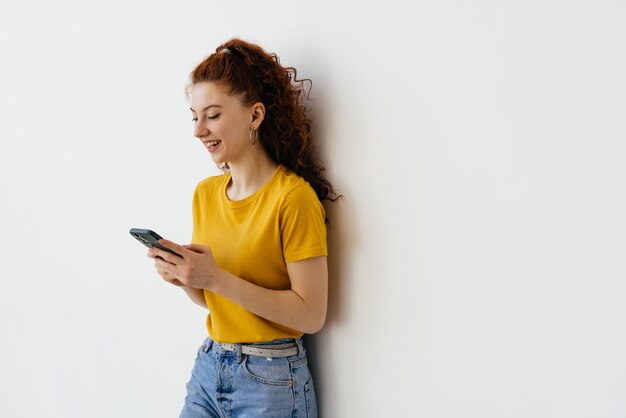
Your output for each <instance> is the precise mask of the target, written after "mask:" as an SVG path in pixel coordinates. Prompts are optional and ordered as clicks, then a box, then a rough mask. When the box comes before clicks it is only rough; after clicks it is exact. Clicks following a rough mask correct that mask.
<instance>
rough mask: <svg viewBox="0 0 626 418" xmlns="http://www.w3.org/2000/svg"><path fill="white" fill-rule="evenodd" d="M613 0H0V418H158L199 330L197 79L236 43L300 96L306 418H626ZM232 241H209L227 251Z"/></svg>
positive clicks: (621, 103)
mask: <svg viewBox="0 0 626 418" xmlns="http://www.w3.org/2000/svg"><path fill="white" fill-rule="evenodd" d="M625 21H626V6H625V5H624V3H622V2H618V1H591V0H589V1H554V0H542V1H524V2H521V1H520V2H498V1H485V0H479V1H472V2H465V1H432V2H404V1H402V2H400V1H397V2H395V4H394V2H393V1H383V2H367V1H348V2H337V1H334V2H324V1H315V2H308V3H306V4H302V3H298V2H286V1H285V2H272V1H257V2H227V1H223V2H214V1H202V2H150V1H135V2H129V1H107V2H85V1H63V2H47V1H28V0H25V1H16V0H14V1H8V0H0V141H1V147H0V211H1V212H0V214H1V216H0V265H1V279H0V280H2V282H1V283H2V288H1V289H2V290H1V292H0V339H1V341H0V342H1V344H0V354H1V355H0V416H2V417H7V418H8V417H10V418H22V417H29V418H30V417H64V418H65V417H68V418H70V417H71V418H74V417H75V418H83V417H90V418H100V417H175V416H177V414H178V412H179V410H180V407H181V406H182V401H183V398H184V393H185V383H186V381H187V379H188V377H189V372H190V370H191V367H192V364H193V360H194V358H195V350H196V348H197V346H198V345H199V344H200V342H201V341H202V339H203V338H204V335H205V332H206V331H205V328H204V319H205V318H204V315H205V313H204V312H203V311H202V309H201V308H199V307H196V306H195V305H193V304H192V303H191V302H190V301H189V300H188V299H187V298H186V296H185V295H184V294H183V292H181V291H180V290H179V289H176V288H175V287H173V286H171V285H168V284H167V283H165V282H163V281H162V280H160V279H159V278H158V276H156V274H155V273H154V269H153V267H152V264H151V262H150V261H149V260H148V259H147V258H146V257H145V254H146V251H145V250H144V248H143V247H141V246H140V245H139V244H138V243H137V242H136V241H135V240H133V239H132V238H131V237H130V236H129V234H128V229H129V228H130V227H146V228H152V229H155V230H156V231H158V232H159V233H161V234H162V235H164V236H166V237H168V238H170V239H172V240H175V241H178V242H180V243H186V242H188V241H189V239H190V237H191V197H192V193H193V189H194V187H195V185H196V184H197V182H198V181H199V180H200V179H202V178H204V177H207V176H209V175H213V174H217V169H216V168H215V166H214V165H213V164H212V162H211V160H210V157H209V155H208V154H207V152H206V150H205V149H204V148H203V147H202V146H201V145H200V143H199V142H198V140H197V139H195V138H194V137H193V135H192V122H191V115H190V111H189V110H188V107H189V104H188V103H187V102H186V100H185V97H184V94H183V89H184V86H185V84H186V83H187V80H188V74H189V72H190V71H191V70H192V69H193V67H194V66H195V65H196V64H197V63H199V62H200V61H201V60H202V59H203V58H204V57H206V56H207V55H208V54H209V53H211V52H212V51H213V50H214V49H215V48H216V47H217V46H218V45H219V44H220V43H222V42H224V41H226V40H228V39H229V38H231V37H234V36H239V37H243V38H244V39H247V40H250V41H252V42H258V43H260V44H261V45H262V46H263V47H265V48H266V49H267V50H270V51H274V52H277V53H278V54H279V56H280V57H281V62H282V63H283V64H287V65H294V66H296V67H297V68H298V70H299V74H300V75H301V76H302V77H310V78H311V79H312V80H313V91H312V95H311V98H312V101H311V106H312V108H313V117H314V120H315V127H314V129H315V135H316V138H317V141H318V144H319V149H320V153H321V155H322V157H323V160H324V161H325V164H326V166H327V175H328V178H329V179H330V180H331V181H332V182H333V184H334V185H335V186H336V187H337V189H338V190H339V192H341V193H342V194H343V195H344V199H343V200H342V201H340V202H338V203H336V204H332V205H327V208H328V214H329V216H330V219H331V229H330V233H329V246H330V250H331V255H330V257H329V263H330V272H331V275H330V281H331V289H330V290H331V292H330V307H329V314H328V321H327V324H326V327H325V328H324V330H323V331H322V332H320V333H319V334H317V335H315V336H313V337H309V338H308V344H309V352H310V360H311V364H312V368H313V371H314V373H315V378H316V385H317V390H318V396H319V401H320V410H321V412H322V416H323V417H326V418H328V417H359V418H360V417H387V416H389V417H391V416H395V417H397V416H410V417H432V418H439V417H480V418H485V417H493V418H503V417H516V418H517V417H519V418H526V417H551V418H552V417H567V418H575V417H594V418H599V417H624V416H626V356H624V353H625V352H626V336H625V331H624V329H625V327H624V318H625V316H626V304H625V303H624V299H625V296H626V294H625V293H626V281H625V280H624V279H625V278H626V261H625V257H624V255H625V251H626V221H625V218H624V214H625V212H626V199H625V196H624V179H625V176H626V166H625V165H624V157H625V151H626V145H625V142H624V141H625V139H626V125H625V123H624V115H625V111H626V100H625V97H626V82H625V80H626V78H625V77H624V74H626V58H625V53H624V41H625V39H626V26H625V25H624V22H625ZM225 239H227V237H225Z"/></svg>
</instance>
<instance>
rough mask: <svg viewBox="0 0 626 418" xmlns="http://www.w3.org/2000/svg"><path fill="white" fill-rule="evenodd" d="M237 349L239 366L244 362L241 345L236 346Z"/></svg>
mask: <svg viewBox="0 0 626 418" xmlns="http://www.w3.org/2000/svg"><path fill="white" fill-rule="evenodd" d="M235 347H237V364H239V363H241V362H242V361H243V354H241V344H236V345H235Z"/></svg>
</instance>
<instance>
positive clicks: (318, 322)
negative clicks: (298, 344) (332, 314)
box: [300, 312, 326, 334]
mask: <svg viewBox="0 0 626 418" xmlns="http://www.w3.org/2000/svg"><path fill="white" fill-rule="evenodd" d="M325 322H326V312H324V313H323V314H321V315H315V316H313V317H312V318H311V321H309V323H308V324H307V325H306V327H304V328H305V329H302V330H300V331H302V332H304V333H305V334H315V333H317V332H319V331H320V330H321V329H322V328H323V327H324V323H325Z"/></svg>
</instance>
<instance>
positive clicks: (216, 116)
mask: <svg viewBox="0 0 626 418" xmlns="http://www.w3.org/2000/svg"><path fill="white" fill-rule="evenodd" d="M207 117H208V118H209V119H211V120H214V119H217V118H219V117H220V114H219V113H218V114H217V115H213V116H207Z"/></svg>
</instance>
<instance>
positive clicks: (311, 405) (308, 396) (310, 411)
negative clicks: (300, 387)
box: [304, 378, 317, 418]
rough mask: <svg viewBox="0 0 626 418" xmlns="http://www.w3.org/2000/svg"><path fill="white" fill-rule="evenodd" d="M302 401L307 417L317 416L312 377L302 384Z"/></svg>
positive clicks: (313, 417)
mask: <svg viewBox="0 0 626 418" xmlns="http://www.w3.org/2000/svg"><path fill="white" fill-rule="evenodd" d="M304 403H305V405H306V416H307V418H317V397H316V396H315V386H314V385H313V378H311V379H309V381H308V382H307V383H306V384H305V385H304Z"/></svg>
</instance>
